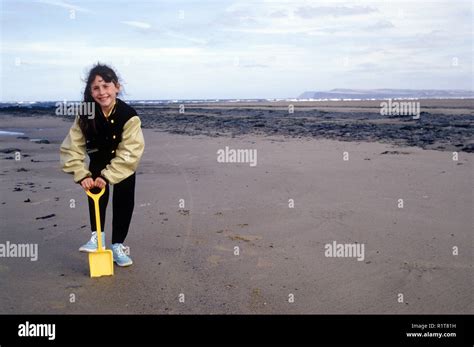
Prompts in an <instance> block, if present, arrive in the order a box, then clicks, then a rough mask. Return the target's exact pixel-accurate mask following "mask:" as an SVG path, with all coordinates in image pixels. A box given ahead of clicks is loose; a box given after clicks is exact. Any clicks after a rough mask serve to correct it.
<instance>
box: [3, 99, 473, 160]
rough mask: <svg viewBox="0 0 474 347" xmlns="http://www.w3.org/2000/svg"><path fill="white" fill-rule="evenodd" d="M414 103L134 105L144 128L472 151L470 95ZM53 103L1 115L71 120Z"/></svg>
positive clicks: (8, 110) (5, 109)
mask: <svg viewBox="0 0 474 347" xmlns="http://www.w3.org/2000/svg"><path fill="white" fill-rule="evenodd" d="M417 102H419V106H420V107H419V111H421V112H420V119H414V117H413V116H411V115H403V114H401V115H384V114H383V112H382V107H381V103H382V101H380V100H378V101H373V100H370V101H338V102H336V101H326V102H301V103H290V102H275V103H268V102H266V103H263V102H258V103H211V104H209V103H208V104H204V103H203V104H187V103H182V104H165V105H153V104H132V105H133V107H134V108H135V109H136V111H137V113H138V115H139V116H140V118H141V120H142V127H143V128H150V129H157V130H158V131H165V132H168V133H171V134H183V135H205V136H210V137H218V136H230V137H236V136H246V135H249V134H254V135H265V136H268V135H283V136H288V137H301V138H304V137H306V138H323V139H334V140H341V141H357V142H359V141H365V142H383V143H391V144H394V145H398V146H416V147H420V148H423V149H434V150H440V151H464V152H474V135H473V132H472V128H473V126H474V106H473V100H472V99H464V100H459V99H448V100H435V99H425V100H418V101H417ZM54 105H55V104H50V105H49V106H47V107H46V106H42V107H41V106H40V107H37V106H31V107H18V106H10V107H3V108H2V107H0V118H1V117H5V116H7V117H8V116H14V117H32V116H33V117H35V116H51V117H55V118H57V117H60V118H62V119H65V120H70V121H72V119H73V118H74V116H73V115H62V116H56V115H55V106H54ZM180 110H181V112H180ZM291 111H292V112H291ZM2 130H7V131H15V129H2Z"/></svg>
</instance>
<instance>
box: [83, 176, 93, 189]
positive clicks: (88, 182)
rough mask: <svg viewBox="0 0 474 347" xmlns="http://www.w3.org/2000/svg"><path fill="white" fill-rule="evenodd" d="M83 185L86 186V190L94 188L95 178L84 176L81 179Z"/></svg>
mask: <svg viewBox="0 0 474 347" xmlns="http://www.w3.org/2000/svg"><path fill="white" fill-rule="evenodd" d="M81 186H82V188H84V190H89V189H91V188H94V180H93V179H92V178H90V177H87V178H84V179H83V180H82V181H81Z"/></svg>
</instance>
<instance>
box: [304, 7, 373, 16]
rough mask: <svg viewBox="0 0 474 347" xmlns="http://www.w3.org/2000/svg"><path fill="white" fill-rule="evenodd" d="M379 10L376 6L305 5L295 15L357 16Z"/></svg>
mask: <svg viewBox="0 0 474 347" xmlns="http://www.w3.org/2000/svg"><path fill="white" fill-rule="evenodd" d="M373 12H378V10H377V9H376V8H373V7H368V6H352V7H348V6H334V7H330V6H319V7H312V6H304V7H300V8H298V9H297V10H296V11H295V15H296V16H299V17H301V18H314V17H323V16H334V17H342V16H355V15H361V14H368V13H373Z"/></svg>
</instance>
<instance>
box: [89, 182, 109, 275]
mask: <svg viewBox="0 0 474 347" xmlns="http://www.w3.org/2000/svg"><path fill="white" fill-rule="evenodd" d="M104 192H105V187H104V188H102V190H101V191H100V192H99V193H97V194H94V193H92V192H91V191H90V190H87V191H86V193H87V195H89V196H90V197H91V198H92V199H93V200H94V206H95V225H96V226H97V243H98V248H97V251H95V252H90V253H89V268H90V271H91V277H100V276H112V275H113V274H114V258H113V255H112V250H110V249H105V245H104V250H102V228H101V225H100V209H99V199H100V197H101V196H102V195H103V194H104Z"/></svg>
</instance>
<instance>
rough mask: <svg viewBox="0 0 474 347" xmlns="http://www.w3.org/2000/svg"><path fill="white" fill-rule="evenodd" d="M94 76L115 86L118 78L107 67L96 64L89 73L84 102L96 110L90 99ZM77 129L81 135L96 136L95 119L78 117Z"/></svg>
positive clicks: (92, 99)
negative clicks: (80, 131)
mask: <svg viewBox="0 0 474 347" xmlns="http://www.w3.org/2000/svg"><path fill="white" fill-rule="evenodd" d="M96 76H100V77H102V79H103V80H104V81H105V82H107V83H109V82H113V83H114V84H115V85H118V84H119V78H118V76H117V74H116V73H115V71H114V70H113V69H112V68H111V67H109V66H108V65H105V64H101V63H97V64H95V65H94V66H93V67H92V69H91V70H90V71H89V73H88V76H87V79H86V80H85V82H86V88H85V89H84V102H93V103H94V107H95V108H96V109H97V105H96V102H95V100H94V98H93V97H92V92H91V85H92V82H94V80H95V78H96ZM79 127H80V128H81V130H82V133H83V134H84V135H85V136H86V135H96V134H97V127H96V124H95V119H88V118H87V117H79Z"/></svg>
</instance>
